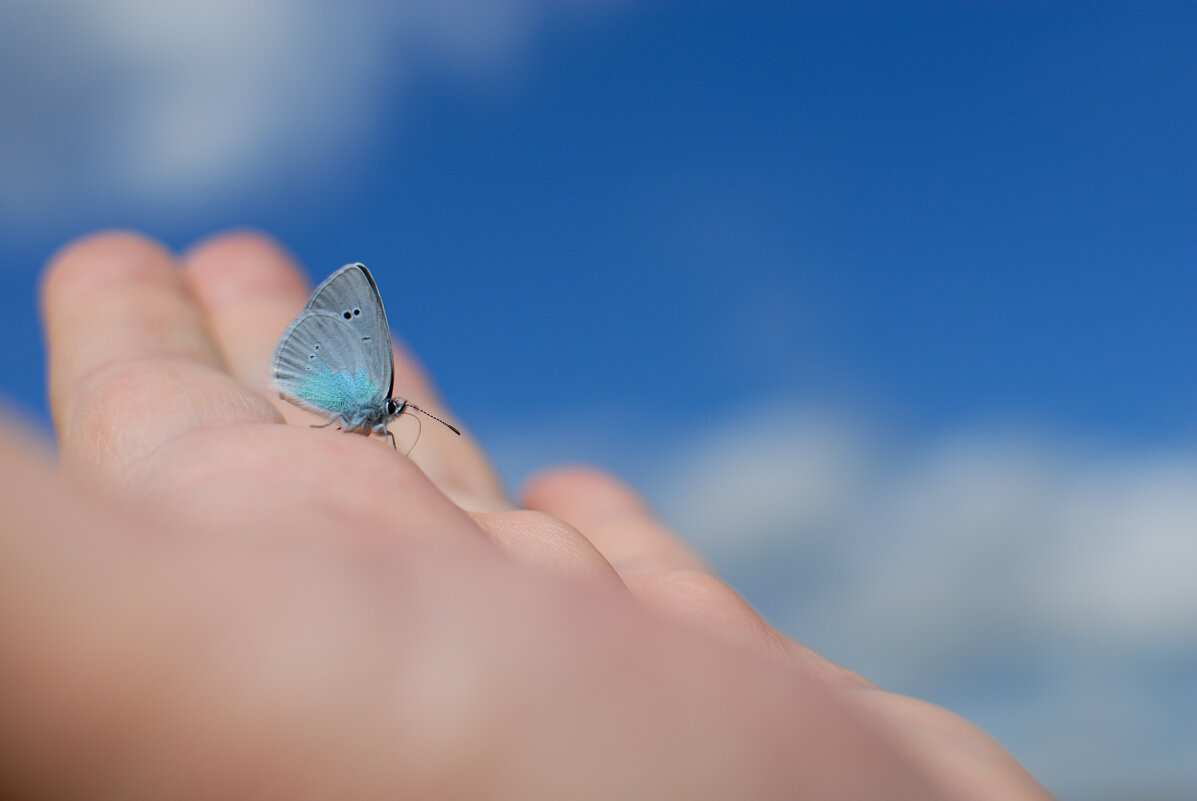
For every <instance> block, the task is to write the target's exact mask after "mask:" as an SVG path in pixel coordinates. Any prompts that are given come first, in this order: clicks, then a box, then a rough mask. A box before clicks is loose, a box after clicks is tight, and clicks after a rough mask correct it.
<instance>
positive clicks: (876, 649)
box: [498, 404, 1197, 798]
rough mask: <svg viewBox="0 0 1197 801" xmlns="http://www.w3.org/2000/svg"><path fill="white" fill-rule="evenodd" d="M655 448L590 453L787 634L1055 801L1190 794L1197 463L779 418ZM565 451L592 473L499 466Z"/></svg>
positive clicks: (998, 435)
mask: <svg viewBox="0 0 1197 801" xmlns="http://www.w3.org/2000/svg"><path fill="white" fill-rule="evenodd" d="M605 430H606V431H607V432H610V431H613V430H616V431H617V430H619V429H618V427H615V428H612V427H610V426H607V427H606V428H605ZM650 430H651V429H648V428H642V429H640V430H639V431H638V432H631V433H632V436H629V437H628V441H626V442H623V443H622V444H619V445H616V444H613V443H612V442H611V438H610V436H609V434H608V435H604V437H603V441H602V443H601V445H598V446H596V451H597V452H598V453H600V454H602V455H603V456H604V457H605V458H603V459H602V460H603V461H605V462H606V463H607V464H610V465H612V466H614V467H616V468H617V469H622V470H624V471H626V472H628V473H629V474H632V475H635V476H638V477H640V478H641V480H642V481H643V482H644V484H645V485H646V487H647V490H648V495H649V496H650V499H651V500H652V501H653V502H654V503H655V505H656V506H657V507H658V508H659V509H661V510H662V512H663V513H664V515H665V516H666V517H667V518H668V519H669V520H670V521H672V522H673V523H674V524H675V525H676V526H677V528H678V529H679V530H681V531H683V532H685V534H686V535H687V536H688V538H689V539H691V540H692V541H693V542H695V544H696V545H697V546H698V547H699V548H700V549H701V550H703V551H704V552H705V553H706V554H708V556H710V557H711V558H712V560H713V561H714V563H715V564H716V565H717V566H718V567H719V569H721V570H722V571H723V572H724V573H725V574H726V575H727V576H728V577H729V578H730V579H731V580H732V582H733V583H734V584H735V585H737V587H738V588H739V589H740V590H741V591H743V592H744V593H745V594H746V595H747V596H748V597H749V598H750V600H752V601H754V603H756V604H757V605H758V607H760V608H761V609H762V611H763V612H765V613H766V615H767V616H769V617H770V618H771V619H772V620H773V621H774V622H775V623H776V624H778V625H779V626H780V627H781V628H782V629H783V630H785V631H786V632H787V633H789V634H791V635H792V636H794V637H796V638H797V639H799V640H802V641H804V642H806V643H808V644H810V645H811V646H813V647H815V648H816V649H817V650H820V651H822V652H823V653H825V654H826V655H828V656H830V657H831V658H833V659H836V660H837V661H840V662H842V663H844V664H846V665H848V666H850V667H852V668H854V669H857V670H860V671H861V672H863V673H864V674H865V675H867V676H869V677H870V678H872V679H874V680H876V681H878V682H879V683H881V684H882V685H883V686H887V687H890V688H893V689H899V690H903V691H907V692H913V693H915V694H918V695H922V696H924V697H929V698H931V699H932V700H937V701H939V702H941V703H947V704H949V705H950V706H952V707H954V708H956V709H958V710H959V711H961V712H962V713H964V714H966V715H967V716H969V717H971V718H973V719H974V720H976V721H977V722H978V723H980V724H981V725H982V726H983V727H985V728H987V729H988V730H990V731H991V732H993V733H995V734H996V735H998V736H999V738H1000V739H1001V740H1002V741H1003V742H1004V743H1005V744H1006V745H1007V746H1008V747H1010V748H1011V749H1012V750H1014V752H1015V753H1016V754H1017V755H1018V756H1019V757H1020V758H1021V759H1022V760H1023V761H1024V762H1026V763H1027V764H1028V765H1029V766H1030V767H1031V768H1032V769H1033V770H1034V771H1035V772H1036V774H1037V775H1039V776H1040V777H1041V778H1043V779H1044V780H1047V781H1048V782H1049V783H1050V785H1051V786H1052V787H1053V789H1055V790H1057V791H1058V792H1060V794H1061V795H1062V796H1068V797H1078V798H1079V797H1097V796H1096V795H1095V794H1096V793H1097V791H1102V793H1106V792H1109V791H1110V790H1111V789H1112V788H1119V787H1126V788H1128V789H1133V788H1136V787H1138V788H1140V789H1142V788H1144V787H1169V786H1172V785H1170V784H1169V781H1170V780H1171V781H1172V782H1173V784H1175V783H1176V782H1180V783H1181V784H1180V785H1177V786H1188V787H1194V786H1197V764H1195V763H1191V760H1190V759H1189V758H1188V756H1191V754H1193V753H1197V720H1194V719H1193V716H1192V711H1191V704H1192V703H1193V702H1197V675H1194V673H1193V671H1194V670H1197V581H1194V579H1193V574H1194V570H1195V569H1197V453H1192V452H1186V451H1182V450H1175V451H1172V452H1166V451H1165V452H1131V451H1127V450H1119V449H1117V448H1111V447H1106V448H1098V447H1095V446H1093V445H1092V444H1090V443H1085V442H1076V441H1067V440H1063V439H1060V438H1054V437H1050V436H1046V435H1044V434H1043V433H1041V432H1031V431H1026V430H1019V429H1016V428H1009V427H998V426H978V427H977V428H975V429H973V430H970V431H960V432H956V433H949V434H943V435H939V436H937V437H935V438H933V439H929V440H923V441H918V440H915V441H906V442H902V441H897V440H895V439H893V438H886V437H885V436H883V435H882V433H881V432H879V431H878V430H877V428H876V427H873V426H870V425H867V424H865V423H863V422H861V421H860V420H854V419H853V418H851V417H845V416H843V415H833V414H826V413H823V412H820V411H817V410H811V409H808V408H803V407H801V406H791V405H786V404H780V405H778V406H775V407H773V408H767V409H758V410H756V411H754V412H752V413H750V414H744V415H742V416H740V417H737V418H734V419H725V420H722V421H718V422H715V423H713V424H711V426H710V427H708V428H704V429H701V430H697V431H690V432H687V434H686V436H684V437H682V438H679V439H677V440H676V441H674V442H672V443H660V442H652V441H650V440H649V439H642V438H641V437H643V436H645V434H646V432H648V431H650ZM649 436H651V435H649ZM562 441H566V442H572V443H573V444H574V446H575V447H576V448H578V450H577V451H575V453H574V454H573V455H572V456H573V458H579V457H584V456H585V455H586V454H585V453H583V452H582V451H584V450H585V446H584V445H583V444H582V443H584V442H585V436H584V435H583V434H581V433H579V432H577V431H574V432H572V433H566V434H562V433H561V432H559V431H556V430H554V427H553V426H551V425H543V426H541V427H540V428H538V429H537V430H534V431H531V432H522V433H521V434H519V435H518V436H515V437H513V438H512V439H511V441H510V442H511V444H510V447H509V448H508V447H504V446H503V445H502V443H500V448H499V452H498V456H499V460H500V463H503V462H504V461H506V460H505V458H504V453H505V452H508V451H509V450H510V452H512V453H519V454H521V455H522V458H524V459H527V458H528V457H527V455H528V454H529V453H532V454H536V453H540V454H542V455H547V454H552V455H559V454H557V453H554V451H559V448H558V446H556V445H554V444H541V445H539V446H538V445H537V442H541V443H556V442H562ZM616 454H624V457H623V461H622V462H621V461H620V460H619V458H618V457H617V456H615V455H616ZM631 454H644V455H643V456H641V457H639V459H638V460H637V458H636V457H633V456H631ZM648 454H651V455H648ZM1186 755H1187V756H1186ZM1119 782H1122V783H1121V784H1119Z"/></svg>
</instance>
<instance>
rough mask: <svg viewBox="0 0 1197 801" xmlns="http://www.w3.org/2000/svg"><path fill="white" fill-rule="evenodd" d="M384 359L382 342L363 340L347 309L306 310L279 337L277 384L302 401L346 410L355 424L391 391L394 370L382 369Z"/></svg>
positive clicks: (326, 410) (322, 409) (329, 410)
mask: <svg viewBox="0 0 1197 801" xmlns="http://www.w3.org/2000/svg"><path fill="white" fill-rule="evenodd" d="M386 349H387V352H388V353H389V352H390V339H389V338H388V339H387V341H386ZM386 364H387V365H389V364H390V361H389V359H388V361H387V362H386ZM378 365H379V358H378V348H377V347H376V346H375V344H374V341H373V340H367V341H363V338H362V335H361V329H360V327H358V326H354V325H352V324H351V323H350V322H348V321H346V320H345V318H344V317H343V316H341V315H334V314H327V313H325V312H318V311H311V310H305V311H303V312H302V313H301V314H300V315H299V317H297V318H296V319H295V322H293V323H291V327H290V328H288V329H287V331H286V332H285V333H284V334H283V336H282V339H280V340H279V344H278V348H277V350H275V353H274V385H275V387H276V388H277V389H278V391H279V394H280V395H281V396H282V397H284V398H286V399H287V400H289V401H291V402H292V403H294V404H295V405H296V406H299V407H301V408H304V409H307V410H308V411H312V412H316V413H318V414H322V415H325V416H328V415H332V416H341V417H342V418H343V419H344V420H345V421H346V423H347V424H348V425H349V426H351V427H352V426H353V425H354V424H355V422H360V420H361V418H362V416H363V415H364V414H365V413H366V412H367V411H369V410H372V409H376V408H378V407H379V406H380V405H381V404H382V403H384V402H385V401H386V399H387V398H389V397H390V392H389V383H390V381H389V379H390V375H389V374H387V375H386V376H383V375H380V374H379V373H378V372H377V371H378V370H379V367H378ZM384 379H385V380H384Z"/></svg>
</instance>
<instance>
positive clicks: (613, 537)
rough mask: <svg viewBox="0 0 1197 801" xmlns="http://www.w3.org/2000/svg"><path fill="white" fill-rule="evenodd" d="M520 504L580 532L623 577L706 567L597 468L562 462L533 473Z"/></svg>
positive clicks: (634, 496)
mask: <svg viewBox="0 0 1197 801" xmlns="http://www.w3.org/2000/svg"><path fill="white" fill-rule="evenodd" d="M524 505H525V506H526V507H527V508H529V509H536V510H539V511H542V512H547V513H548V514H551V515H553V516H554V517H558V518H560V519H561V520H564V521H565V522H566V523H569V524H570V525H571V526H573V527H574V528H576V529H578V530H579V531H581V532H582V533H583V534H585V535H586V537H587V539H589V540H590V541H591V542H592V543H594V546H595V547H596V548H598V550H599V551H600V552H601V553H602V554H603V556H604V557H606V559H607V561H608V562H610V563H611V566H612V567H614V568H615V570H616V571H618V572H619V575H620V576H623V577H624V579H628V578H633V577H635V576H637V575H645V574H650V575H651V574H656V573H664V572H668V571H671V570H694V571H700V572H705V571H706V570H707V568H706V565H705V563H704V562H703V560H702V559H701V558H700V557H699V556H698V554H696V553H695V552H694V551H693V550H691V549H690V548H689V546H687V545H686V544H685V543H683V542H682V541H681V540H680V539H679V538H678V537H677V536H675V535H674V534H673V532H671V531H670V530H669V529H668V528H666V527H665V526H664V525H662V524H661V522H660V521H658V520H657V519H656V518H655V517H654V516H653V514H652V512H651V511H650V510H649V508H648V506H647V505H646V504H645V502H644V501H643V500H642V499H641V498H640V497H639V496H638V495H637V494H636V493H635V492H634V491H633V490H632V489H631V488H630V487H628V486H627V485H625V484H624V483H623V482H621V481H619V480H618V479H616V478H614V477H613V476H610V475H608V474H607V473H604V472H602V471H600V470H596V469H594V468H589V467H564V468H554V469H552V470H548V471H546V472H543V473H541V474H539V475H537V476H534V477H533V478H531V479H530V480H529V481H528V482H527V484H526V485H525V487H524Z"/></svg>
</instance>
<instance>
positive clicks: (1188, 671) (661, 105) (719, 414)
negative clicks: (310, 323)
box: [0, 0, 1197, 798]
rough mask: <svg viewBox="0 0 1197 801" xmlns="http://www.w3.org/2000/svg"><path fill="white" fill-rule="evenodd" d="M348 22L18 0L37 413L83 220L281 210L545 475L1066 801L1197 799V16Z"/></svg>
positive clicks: (847, 13) (510, 454) (494, 437)
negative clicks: (1136, 795)
mask: <svg viewBox="0 0 1197 801" xmlns="http://www.w3.org/2000/svg"><path fill="white" fill-rule="evenodd" d="M337 9H342V10H341V11H339V12H338V11H337V10H336V9H331V8H329V7H327V6H326V5H325V4H321V3H316V2H297V3H288V4H280V3H270V2H258V3H245V4H236V5H234V4H228V5H227V6H226V5H223V4H218V5H214V6H213V5H208V4H203V3H199V2H193V3H189V2H180V3H177V4H173V5H170V4H166V5H160V4H153V3H142V2H138V1H137V0H104V1H103V2H94V3H83V2H81V1H80V2H66V3H60V4H56V5H55V6H53V7H52V8H50V7H47V6H46V5H45V4H36V3H24V2H18V3H15V4H10V5H8V6H6V7H5V9H4V10H3V11H0V102H2V103H3V107H4V108H5V109H6V112H5V115H4V120H3V122H0V170H2V171H3V174H4V175H5V180H4V182H3V186H0V269H2V270H3V271H4V274H5V278H6V279H7V282H8V287H9V289H8V292H6V293H5V295H4V297H3V298H2V299H0V303H2V304H3V311H4V315H3V318H2V319H3V320H4V321H5V322H4V323H3V324H2V327H0V333H2V334H3V336H4V337H5V338H6V339H7V340H8V341H10V342H11V341H19V342H21V343H22V346H21V347H19V348H17V349H14V350H13V352H12V355H11V356H10V358H11V359H13V360H14V361H13V362H12V363H11V364H10V369H9V370H7V371H5V373H4V376H3V378H2V379H0V393H2V395H3V397H4V399H5V401H6V402H7V403H8V404H10V405H14V406H16V407H17V408H18V409H22V410H24V411H25V412H26V413H27V414H29V415H31V416H33V417H34V418H35V419H41V420H43V421H44V416H45V412H44V400H43V390H42V383H43V370H42V365H41V359H42V354H41V351H40V350H39V349H37V348H35V347H32V346H31V345H28V344H24V343H27V342H31V341H34V338H35V337H36V336H37V334H36V330H37V329H36V317H35V303H34V300H33V298H34V287H35V282H36V273H37V269H38V267H39V265H40V264H41V263H42V262H43V261H44V259H45V258H46V257H47V256H48V254H49V253H51V252H52V251H53V250H54V249H55V248H56V247H58V246H59V245H60V244H62V243H63V242H65V241H66V240H67V239H69V238H71V237H73V236H76V235H78V234H81V233H84V232H86V231H88V230H91V229H94V228H96V227H101V226H126V227H133V228H138V229H141V230H146V231H148V232H149V233H151V234H153V235H155V236H158V237H161V238H162V239H164V240H165V241H166V242H167V243H169V244H170V245H172V246H174V247H183V246H185V245H186V244H187V243H189V242H191V241H193V240H195V239H196V238H198V237H200V236H202V235H205V234H207V233H210V232H212V231H215V230H219V229H221V228H224V227H227V226H237V227H243V226H252V227H258V228H261V229H263V230H266V231H268V232H270V233H272V234H274V235H276V236H277V237H279V238H280V239H281V240H282V241H283V242H284V243H286V244H287V245H288V246H289V247H290V248H291V249H292V250H293V251H294V253H295V254H296V256H297V257H298V258H299V259H300V260H301V261H302V263H303V264H304V265H305V266H306V268H307V269H308V270H309V272H310V273H311V274H312V275H313V277H314V278H316V279H319V278H321V277H323V276H324V275H325V274H327V273H328V272H330V271H331V270H332V269H334V268H335V267H337V266H339V265H340V264H342V263H344V262H347V261H363V262H365V263H366V264H368V265H369V266H370V267H371V269H372V270H374V272H375V274H376V276H377V277H378V280H379V284H380V286H381V288H382V292H383V296H384V300H385V301H386V304H387V309H388V313H389V315H390V318H391V324H392V327H393V328H394V329H395V330H396V332H397V333H398V334H399V335H401V336H402V337H404V338H405V339H407V340H408V341H409V342H410V343H411V344H412V346H413V347H414V349H415V350H416V351H417V352H418V353H419V354H420V355H421V356H422V358H423V359H424V360H425V361H426V362H427V363H428V364H429V366H430V367H431V369H432V370H433V371H434V373H435V374H436V376H437V377H438V379H439V381H440V383H441V384H442V386H443V388H444V390H445V392H446V394H447V396H448V397H449V400H450V401H451V403H452V404H453V405H454V407H455V409H456V411H457V413H458V414H459V415H460V417H461V419H463V420H464V421H465V422H466V424H467V425H468V426H469V427H470V428H471V429H472V430H473V431H474V432H475V433H477V434H478V435H479V436H480V437H481V438H482V439H483V441H484V442H486V443H488V444H490V445H491V446H492V447H493V448H494V450H495V454H496V459H497V461H498V463H499V466H500V468H501V469H502V470H503V472H504V474H505V475H507V476H508V477H509V478H511V479H512V480H518V478H519V476H521V475H523V474H524V473H526V472H527V471H528V470H530V469H533V468H535V467H536V466H539V465H541V464H544V463H546V462H548V461H554V460H559V459H592V460H596V461H599V462H601V463H604V464H607V465H609V466H611V467H613V468H616V469H618V470H619V471H621V472H623V473H625V474H627V475H629V476H631V477H633V478H634V479H636V480H637V481H639V483H640V484H641V485H642V486H644V487H645V489H646V491H647V492H648V493H649V495H650V497H651V498H652V499H653V500H654V501H655V502H656V503H657V504H658V506H660V507H661V508H662V509H663V510H664V511H665V512H666V513H667V514H668V515H669V516H670V518H671V519H672V520H674V521H675V522H677V523H678V524H679V526H682V527H683V528H684V529H685V530H686V531H687V533H688V534H689V535H690V536H692V537H693V538H694V539H695V540H696V541H697V542H699V543H700V544H701V545H702V547H704V549H705V550H707V551H708V553H711V554H713V555H714V556H715V557H716V559H717V563H718V564H719V565H720V566H721V568H722V569H724V571H725V572H726V573H727V574H728V575H729V576H730V577H731V578H732V579H733V580H734V581H735V583H736V584H737V586H739V587H740V588H741V589H742V590H743V591H744V592H745V593H746V595H748V597H749V598H750V599H751V600H753V601H754V603H756V604H757V605H758V606H759V607H761V608H762V609H763V610H764V611H766V613H768V614H769V615H770V617H772V618H773V619H774V620H776V621H778V622H779V624H781V625H783V627H786V628H787V630H788V631H790V632H791V633H792V634H794V635H795V636H798V637H800V638H802V639H804V640H806V641H808V642H811V643H812V644H813V645H815V646H816V647H818V648H822V649H823V650H825V651H827V652H828V653H829V655H831V656H833V657H834V658H838V659H841V660H843V661H845V662H847V663H849V664H850V666H852V667H856V668H858V669H861V670H863V671H864V672H865V673H867V674H869V675H871V676H873V677H874V678H877V679H878V680H880V681H882V682H883V683H887V684H888V685H889V686H894V687H896V688H897V689H904V690H906V691H909V692H915V693H917V694H920V695H923V696H924V697H929V698H932V699H933V700H938V701H940V702H941V703H947V704H949V705H951V706H952V707H953V708H956V709H959V710H960V711H962V712H964V713H965V714H968V715H970V717H972V718H973V719H976V720H977V721H978V722H979V723H980V724H981V725H982V726H984V727H986V728H987V729H989V730H990V731H993V732H994V733H995V734H997V735H998V736H999V737H1000V738H1001V739H1002V740H1003V742H1005V743H1006V744H1007V745H1008V746H1009V747H1011V748H1012V749H1014V750H1015V753H1016V754H1017V755H1018V756H1019V757H1020V759H1022V760H1023V761H1024V762H1025V763H1027V764H1028V765H1030V766H1031V768H1032V769H1033V770H1034V771H1035V772H1036V773H1037V774H1038V775H1040V776H1042V777H1043V778H1044V779H1045V780H1047V781H1048V782H1049V784H1051V786H1052V787H1053V789H1055V790H1056V791H1057V792H1059V793H1060V794H1061V795H1062V796H1064V797H1077V798H1079V797H1089V798H1093V797H1098V796H1095V795H1094V793H1097V792H1111V793H1113V794H1112V795H1111V797H1115V796H1116V793H1114V792H1113V791H1115V790H1118V789H1125V790H1127V791H1142V790H1144V789H1155V790H1160V791H1175V792H1178V793H1181V792H1183V791H1185V790H1189V791H1191V790H1192V789H1193V788H1197V769H1195V768H1193V767H1192V766H1191V765H1188V764H1187V762H1188V760H1186V759H1185V758H1184V755H1185V754H1191V753H1192V751H1193V749H1194V748H1197V723H1194V722H1192V721H1187V722H1186V720H1183V719H1180V718H1178V717H1177V712H1176V711H1175V704H1173V703H1170V700H1174V699H1176V698H1182V699H1183V698H1189V699H1192V698H1193V697H1194V695H1197V690H1195V689H1194V687H1195V685H1197V678H1195V671H1197V641H1195V640H1194V639H1193V637H1194V635H1193V633H1192V632H1193V631H1194V630H1197V620H1194V612H1193V610H1194V609H1197V595H1195V593H1194V591H1193V590H1192V589H1191V588H1189V585H1191V584H1192V582H1191V581H1190V580H1188V579H1187V578H1186V577H1185V576H1184V575H1183V573H1181V572H1179V571H1178V570H1177V568H1176V566H1177V565H1185V564H1188V565H1192V564H1194V563H1195V560H1194V558H1193V557H1197V553H1195V551H1194V549H1195V548H1197V545H1194V543H1193V540H1194V537H1193V532H1195V531H1197V509H1194V501H1192V500H1191V498H1190V496H1197V368H1195V367H1194V354H1195V353H1197V325H1194V323H1193V315H1194V310H1197V226H1195V225H1194V221H1195V220H1197V148H1194V142H1197V110H1195V103H1194V101H1195V100H1197V97H1195V95H1194V90H1193V87H1194V86H1197V55H1195V51H1197V49H1195V48H1194V47H1193V42H1194V41H1195V40H1197V6H1194V5H1193V4H1190V3H1179V2H1177V3H1164V2H1159V3H1132V2H1125V3H1109V2H1087V3H1040V4H1030V3H1026V4H1009V3H1003V4H998V3H943V2H935V3H933V2H926V3H880V2H878V3H870V2H843V3H822V4H799V3H783V2H776V3H769V2H751V3H737V2H731V1H730V0H727V1H726V2H714V0H711V1H710V2H695V3H681V2H649V1H648V0H645V1H644V2H633V1H632V0H626V1H625V2H615V1H614V0H610V1H608V2H604V1H603V0H590V1H589V2H564V0H562V1H560V2H553V1H552V0H494V2H481V0H452V2H442V3H435V4H417V3H395V4H373V3H358V4H345V5H343V6H338V7H337ZM399 389H400V390H401V388H399ZM746 517H747V518H751V521H750V522H748V523H745V522H744V520H745V518H746ZM712 521H724V524H723V525H716V524H715V523H713V522H712ZM895 560H896V561H897V562H901V561H902V560H908V561H909V562H910V564H911V567H910V568H909V570H908V571H904V572H901V573H899V574H898V575H897V576H894V575H892V569H890V568H892V565H893V564H894V563H895ZM1127 565H1131V566H1134V568H1135V569H1133V570H1128V569H1127V567H1126V566H1127ZM945 576H946V577H949V578H945ZM951 576H957V577H958V580H957V581H953V580H951V579H950V577H951ZM878 586H885V587H887V590H886V592H887V593H889V594H888V595H885V594H879V592H880V591H879V590H877V589H876V588H877V587H878ZM894 598H899V599H905V600H902V601H894V600H893V599H894ZM1014 600H1018V603H1013V601H1014ZM876 606H887V607H889V608H890V609H892V610H893V615H894V617H893V618H886V617H884V616H880V615H878V614H877V612H876V609H875V607H876ZM952 610H956V611H952ZM961 610H963V611H961ZM903 616H904V617H903ZM895 630H897V631H904V632H909V633H910V634H909V636H907V637H905V638H895V637H894V636H893V634H892V632H894V631H895ZM887 632H888V634H887ZM916 635H917V636H916ZM920 637H921V638H922V639H920ZM911 639H913V640H915V643H914V644H913V645H912V644H911V643H910V642H909V641H910V640H911ZM864 642H871V643H876V645H875V647H865V646H864V645H862V643H864ZM1095 665H1096V666H1099V667H1094V666H1095ZM1081 666H1083V668H1082V667H1081ZM1082 670H1083V673H1084V678H1083V680H1082V679H1080V678H1078V672H1080V671H1082ZM1086 693H1088V694H1086ZM1189 708H1192V704H1190V706H1189ZM1190 717H1191V716H1190ZM1143 731H1151V732H1154V733H1155V735H1154V736H1155V739H1151V738H1147V739H1148V740H1149V741H1150V742H1149V743H1148V744H1146V745H1145V744H1144V743H1143V742H1142V741H1141V739H1142V738H1140V739H1139V740H1136V738H1135V737H1133V736H1132V734H1133V733H1134V732H1143ZM1176 788H1180V789H1179V790H1177V789H1176Z"/></svg>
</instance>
